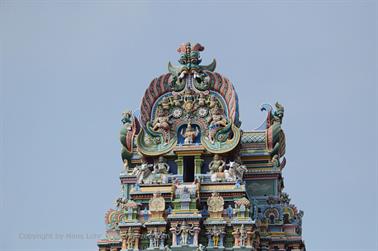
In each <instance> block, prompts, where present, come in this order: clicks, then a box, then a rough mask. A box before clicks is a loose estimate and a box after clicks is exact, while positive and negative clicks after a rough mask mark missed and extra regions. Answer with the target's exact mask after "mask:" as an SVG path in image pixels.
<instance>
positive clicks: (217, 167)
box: [209, 154, 226, 181]
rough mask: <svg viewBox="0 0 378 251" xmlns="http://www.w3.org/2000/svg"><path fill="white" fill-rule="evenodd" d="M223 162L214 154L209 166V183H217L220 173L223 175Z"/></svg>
mask: <svg viewBox="0 0 378 251" xmlns="http://www.w3.org/2000/svg"><path fill="white" fill-rule="evenodd" d="M225 164H226V163H225V162H224V161H223V160H222V158H221V157H220V156H219V155H218V154H215V155H214V158H213V160H212V161H211V162H210V164H209V169H210V174H211V177H210V179H211V181H217V180H218V179H219V178H220V177H218V176H220V173H223V171H224V167H225Z"/></svg>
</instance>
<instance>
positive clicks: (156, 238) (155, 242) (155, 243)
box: [147, 227, 162, 248]
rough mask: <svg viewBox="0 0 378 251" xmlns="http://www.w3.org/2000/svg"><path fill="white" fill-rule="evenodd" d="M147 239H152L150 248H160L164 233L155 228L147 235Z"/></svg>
mask: <svg viewBox="0 0 378 251" xmlns="http://www.w3.org/2000/svg"><path fill="white" fill-rule="evenodd" d="M147 237H148V238H149V239H150V248H158V247H159V246H160V239H161V237H162V233H161V232H160V231H159V229H158V228H157V227H155V228H154V229H153V230H150V231H149V232H148V234H147Z"/></svg>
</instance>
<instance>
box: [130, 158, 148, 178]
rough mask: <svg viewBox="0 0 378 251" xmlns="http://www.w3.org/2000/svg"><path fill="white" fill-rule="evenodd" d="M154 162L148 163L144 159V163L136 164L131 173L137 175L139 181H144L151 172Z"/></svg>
mask: <svg viewBox="0 0 378 251" xmlns="http://www.w3.org/2000/svg"><path fill="white" fill-rule="evenodd" d="M152 166H153V165H152V164H148V163H147V161H146V160H142V164H141V165H140V166H136V167H135V168H134V170H133V172H132V173H131V175H135V176H136V177H137V183H139V184H141V183H143V180H144V179H146V178H147V177H148V176H149V175H150V174H151V170H150V167H152Z"/></svg>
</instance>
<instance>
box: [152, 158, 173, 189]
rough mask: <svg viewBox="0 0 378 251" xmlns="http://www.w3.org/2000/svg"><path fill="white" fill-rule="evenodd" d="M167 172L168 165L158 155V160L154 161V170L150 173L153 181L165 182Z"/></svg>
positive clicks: (166, 180)
mask: <svg viewBox="0 0 378 251" xmlns="http://www.w3.org/2000/svg"><path fill="white" fill-rule="evenodd" d="M168 172H169V165H168V164H167V162H166V160H165V159H164V157H163V156H160V157H159V160H158V162H157V163H155V165H154V170H153V171H152V174H153V175H154V178H153V183H167V182H168V177H167V174H168Z"/></svg>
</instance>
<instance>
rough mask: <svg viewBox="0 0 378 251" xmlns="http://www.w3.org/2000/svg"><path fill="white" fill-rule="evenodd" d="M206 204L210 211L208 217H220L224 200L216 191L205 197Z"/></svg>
mask: <svg viewBox="0 0 378 251" xmlns="http://www.w3.org/2000/svg"><path fill="white" fill-rule="evenodd" d="M207 206H208V208H209V209H208V210H209V213H210V218H220V217H222V213H223V206H224V200H223V198H222V196H220V195H219V194H218V193H217V192H215V193H213V194H212V195H211V197H209V198H208V199H207Z"/></svg>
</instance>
